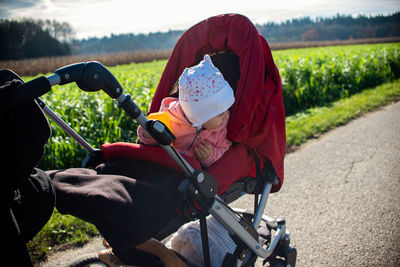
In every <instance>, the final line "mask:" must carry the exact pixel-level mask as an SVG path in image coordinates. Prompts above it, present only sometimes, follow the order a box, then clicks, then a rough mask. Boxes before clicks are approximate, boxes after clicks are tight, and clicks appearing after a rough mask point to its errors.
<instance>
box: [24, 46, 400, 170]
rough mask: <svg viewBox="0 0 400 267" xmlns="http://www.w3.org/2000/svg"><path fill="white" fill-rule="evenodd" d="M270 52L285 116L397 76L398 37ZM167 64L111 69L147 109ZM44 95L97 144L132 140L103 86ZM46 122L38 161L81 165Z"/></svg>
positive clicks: (132, 131) (80, 154)
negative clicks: (42, 151) (45, 139)
mask: <svg viewBox="0 0 400 267" xmlns="http://www.w3.org/2000/svg"><path fill="white" fill-rule="evenodd" d="M273 56H274V60H275V64H276V65H277V67H278V69H279V72H280V74H281V78H282V83H283V96H284V104H285V110H286V115H287V116H290V115H293V114H296V113H297V112H300V111H304V110H306V109H308V108H311V107H317V106H327V105H329V104H330V103H332V102H333V101H335V100H338V99H342V98H346V97H348V96H350V95H352V94H355V93H357V92H360V91H362V90H363V89H366V88H371V87H374V86H376V85H379V84H382V83H385V82H389V81H393V80H394V79H396V78H399V77H400V43H392V44H373V45H354V46H332V47H321V48H305V49H292V50H280V51H273ZM165 65H166V60H160V61H153V62H150V63H139V64H135V63H133V64H129V65H119V66H115V67H110V68H109V70H110V71H111V72H112V73H113V74H114V75H115V76H116V78H117V79H118V80H119V81H120V83H121V85H122V87H123V88H124V91H125V93H126V94H130V95H131V96H132V98H133V99H134V101H135V102H136V104H137V105H138V106H139V107H140V108H141V109H142V111H143V112H144V113H146V111H147V109H148V107H149V104H150V102H151V99H152V96H153V95H154V92H155V89H156V87H157V84H158V81H159V79H160V77H161V74H162V71H163V69H164V67H165ZM30 79H32V77H24V80H25V81H28V80H30ZM42 100H43V101H44V102H45V103H46V104H47V105H48V107H49V108H51V109H52V110H53V111H54V112H56V113H57V114H58V115H59V116H60V117H61V118H63V119H64V120H65V121H66V122H68V124H69V125H70V126H71V127H72V128H73V129H74V130H75V131H77V132H78V133H79V134H80V135H82V137H84V138H85V139H86V140H87V141H88V143H90V144H91V145H92V146H94V147H96V148H100V146H101V144H103V143H105V142H110V143H111V142H119V141H124V142H135V141H136V128H137V124H136V122H134V121H132V120H131V119H130V118H129V117H128V116H127V115H125V114H124V113H123V111H121V110H120V109H119V108H118V107H117V105H116V103H115V101H114V100H112V99H111V98H109V97H108V96H107V95H106V94H105V93H103V92H95V93H88V92H83V91H81V90H80V89H79V88H78V87H77V86H76V85H75V84H68V85H63V86H56V87H54V88H53V90H52V91H51V92H50V93H48V94H46V95H45V96H43V97H42ZM50 124H51V128H52V137H51V139H50V141H49V142H48V143H47V145H46V152H45V155H44V157H43V159H42V161H41V163H40V165H39V167H40V168H42V169H45V170H49V169H62V168H69V167H79V166H80V164H81V161H82V160H83V158H84V157H85V156H86V151H85V150H84V149H83V148H82V147H80V146H79V145H77V144H76V143H75V141H74V140H72V139H71V138H70V137H69V136H66V134H65V133H64V132H63V131H62V130H61V129H59V128H58V126H57V125H55V123H53V122H50Z"/></svg>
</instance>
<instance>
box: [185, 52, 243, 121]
mask: <svg viewBox="0 0 400 267" xmlns="http://www.w3.org/2000/svg"><path fill="white" fill-rule="evenodd" d="M178 87H179V103H180V104H181V107H182V109H183V112H184V113H185V115H186V117H187V119H188V120H189V121H190V122H191V123H192V125H193V126H194V127H200V126H201V125H202V124H204V123H205V122H207V121H208V120H210V119H211V118H213V117H215V116H217V115H219V114H221V113H223V112H224V111H226V110H228V109H229V108H230V107H231V106H232V104H233V103H234V102H235V97H234V96H233V90H232V88H231V87H230V85H229V83H228V82H227V81H226V80H225V79H224V76H223V75H222V73H221V72H220V71H219V70H218V69H217V68H216V67H215V66H214V65H213V63H212V61H211V58H210V56H209V55H205V56H204V59H203V60H202V61H201V62H200V63H199V64H198V65H196V66H193V67H190V68H186V69H185V70H184V71H183V73H182V75H181V76H180V77H179V83H178Z"/></svg>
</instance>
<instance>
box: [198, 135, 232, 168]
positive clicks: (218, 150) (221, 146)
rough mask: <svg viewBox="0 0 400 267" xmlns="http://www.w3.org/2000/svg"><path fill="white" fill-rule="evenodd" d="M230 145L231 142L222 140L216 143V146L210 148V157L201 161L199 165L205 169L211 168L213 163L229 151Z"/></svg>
mask: <svg viewBox="0 0 400 267" xmlns="http://www.w3.org/2000/svg"><path fill="white" fill-rule="evenodd" d="M231 145H232V142H231V141H229V140H228V139H226V138H224V139H223V140H221V141H220V142H218V144H217V145H216V146H212V152H211V154H210V156H209V157H208V158H206V159H205V160H203V161H202V162H201V163H202V164H203V165H204V166H206V167H209V166H211V165H212V164H213V163H214V162H216V161H217V160H219V159H220V158H221V157H222V155H223V154H224V153H225V152H226V151H228V150H229V148H230V147H231Z"/></svg>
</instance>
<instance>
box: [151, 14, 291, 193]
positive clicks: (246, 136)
mask: <svg viewBox="0 0 400 267" xmlns="http://www.w3.org/2000/svg"><path fill="white" fill-rule="evenodd" d="M220 51H232V52H234V53H235V54H236V55H237V56H238V57H239V61H240V79H239V81H238V84H237V89H236V91H235V99H236V100H235V103H234V104H233V106H232V107H231V116H230V120H229V123H228V138H229V139H230V140H232V141H233V142H236V143H240V144H242V145H244V146H245V147H246V149H249V148H250V149H251V150H253V151H255V152H256V153H257V155H258V156H260V157H261V159H262V160H264V161H265V160H267V159H269V160H270V161H271V163H272V165H273V167H274V169H275V172H276V174H277V175H278V177H279V178H280V184H279V185H276V186H274V187H273V188H272V192H276V191H278V190H279V189H280V187H281V185H282V182H283V177H284V168H283V161H284V156H285V150H286V134H285V111H284V106H283V97H282V82H281V79H280V76H279V72H278V69H277V68H276V66H275V63H274V60H273V58H272V54H271V50H270V48H269V46H268V44H267V42H266V41H265V39H264V38H263V37H262V36H261V35H260V34H259V33H258V31H257V29H256V27H255V26H254V25H253V23H252V22H251V21H250V20H249V19H248V18H246V17H245V16H242V15H238V14H227V15H221V16H215V17H211V18H209V19H206V20H204V21H202V22H200V23H198V24H196V25H194V26H193V27H191V28H190V29H189V30H187V31H186V32H185V33H184V34H183V35H182V36H181V38H180V39H179V40H178V42H177V44H176V46H175V48H174V49H173V51H172V54H171V55H170V57H169V59H168V63H167V65H166V68H165V70H164V72H163V74H162V76H161V80H160V83H159V85H158V87H157V90H156V93H155V95H154V98H153V101H152V103H151V106H150V110H149V112H150V113H152V112H157V111H158V110H159V108H160V105H161V101H162V99H164V98H165V97H167V96H169V95H170V93H171V90H172V87H173V85H174V83H175V82H176V80H177V79H178V78H179V76H180V74H181V73H182V71H183V70H184V69H185V68H186V67H188V66H191V65H193V63H194V62H195V61H196V60H197V59H199V58H201V57H202V56H203V55H205V54H212V53H215V52H220ZM236 151H242V152H237V153H236V154H237V157H236V156H235V155H234V154H232V153H226V154H225V155H224V156H223V157H222V158H221V159H220V160H219V161H217V162H216V163H217V164H214V165H215V166H214V165H212V166H211V167H210V168H208V169H207V172H208V173H210V174H211V175H214V176H215V177H216V178H217V180H218V185H219V190H218V191H219V192H224V191H225V190H226V189H227V188H228V187H229V186H230V185H231V184H232V183H233V182H235V181H236V180H237V178H240V177H237V175H238V172H237V170H236V166H239V165H240V164H245V163H246V155H245V153H243V151H245V150H243V149H242V150H241V149H236ZM228 152H229V151H228ZM238 164H239V165H238ZM220 176H224V177H220Z"/></svg>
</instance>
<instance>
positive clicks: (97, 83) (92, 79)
mask: <svg viewBox="0 0 400 267" xmlns="http://www.w3.org/2000/svg"><path fill="white" fill-rule="evenodd" d="M55 73H56V74H57V75H58V76H59V77H60V80H59V81H60V82H59V84H60V85H62V84H66V83H70V82H76V84H77V85H78V86H79V88H80V89H82V90H84V91H88V92H95V91H99V90H101V89H102V90H103V91H104V92H106V93H107V94H108V95H109V96H110V97H111V98H114V99H116V98H118V97H119V96H120V95H121V94H122V91H123V90H122V86H121V84H120V83H119V82H118V80H117V78H115V76H114V75H113V74H112V73H111V72H110V71H109V70H108V69H107V68H106V67H104V66H103V65H102V64H101V63H99V62H97V61H90V62H86V63H84V62H81V63H75V64H71V65H67V66H65V67H62V68H59V69H57V70H56V71H55Z"/></svg>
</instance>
